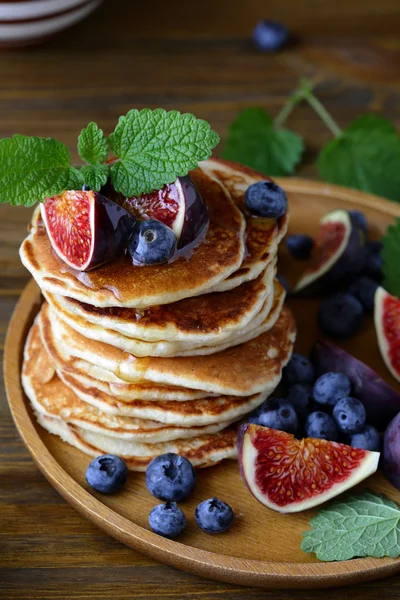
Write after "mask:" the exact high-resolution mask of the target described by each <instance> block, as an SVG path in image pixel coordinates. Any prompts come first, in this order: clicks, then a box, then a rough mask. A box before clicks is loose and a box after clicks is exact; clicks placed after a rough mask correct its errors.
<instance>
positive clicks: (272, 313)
mask: <svg viewBox="0 0 400 600" xmlns="http://www.w3.org/2000/svg"><path fill="white" fill-rule="evenodd" d="M190 175H191V177H192V179H193V181H194V183H195V184H196V186H197V188H198V190H199V192H200V194H201V196H202V198H203V200H204V202H205V203H206V205H207V207H208V211H209V217H210V224H209V228H208V231H207V234H206V237H205V239H204V240H203V241H202V243H201V244H199V245H198V246H196V247H195V248H192V249H191V251H190V253H187V254H186V255H184V256H181V257H180V258H178V259H177V260H175V261H174V262H170V263H164V264H161V265H152V266H135V265H133V264H132V262H131V261H129V260H127V259H128V258H129V257H127V256H124V257H123V258H121V260H114V261H111V262H109V263H107V264H105V265H103V266H100V267H98V268H96V269H94V270H93V271H89V272H87V273H85V272H78V271H73V270H72V269H70V268H69V267H68V266H67V265H65V264H62V261H60V259H58V258H57V256H56V255H55V254H54V252H53V251H52V247H51V243H50V239H49V237H48V235H47V232H46V228H45V227H44V223H43V221H42V218H41V213H40V210H39V209H38V210H37V211H36V212H35V214H34V216H33V220H32V223H31V229H30V233H29V235H28V237H27V238H26V239H25V240H24V242H23V243H22V245H21V249H20V254H21V259H22V262H23V263H24V265H25V266H26V267H27V269H28V270H29V271H30V272H31V273H32V275H33V277H34V278H35V279H36V281H37V283H38V285H39V286H40V288H41V290H42V293H43V295H44V299H45V301H44V303H43V305H42V307H41V310H40V312H39V314H38V316H37V318H36V320H35V323H34V325H33V326H32V329H31V331H30V334H29V336H28V339H27V342H26V347H25V355H24V366H23V374H22V380H23V385H24V389H25V392H26V394H27V396H28V398H29V399H30V401H31V404H32V406H33V408H34V411H35V413H36V415H37V419H38V421H39V423H40V424H41V425H42V426H43V427H44V428H45V429H47V430H48V431H50V432H51V433H53V434H56V435H59V436H60V437H61V438H62V439H64V440H65V441H66V442H67V443H69V444H71V445H73V446H76V447H77V448H79V449H80V450H82V451H83V452H86V453H87V454H89V455H92V456H97V455H99V454H104V453H111V454H117V455H119V456H121V457H123V458H124V460H125V461H126V462H127V464H128V467H129V468H131V469H133V470H144V469H145V468H146V466H147V464H148V462H149V461H150V460H151V459H153V458H154V457H155V456H157V455H159V454H163V453H164V452H176V453H177V454H181V455H184V456H186V457H187V458H189V459H190V460H191V461H192V463H193V464H194V465H196V466H201V467H204V466H209V465H212V464H215V463H217V462H219V461H221V460H222V459H225V458H235V456H236V430H237V426H238V423H239V422H240V421H241V420H243V419H244V418H245V417H246V415H247V414H248V413H249V412H251V411H252V410H254V409H256V408H257V407H258V406H260V405H261V404H262V402H263V401H264V400H265V399H266V398H267V397H268V396H269V395H270V394H271V393H272V391H273V390H274V389H275V387H276V386H277V385H278V384H279V381H280V379H281V374H282V368H283V367H284V366H285V364H286V363H287V362H288V361H289V359H290V356H291V353H292V348H293V343H294V338H295V325H294V321H293V318H292V315H291V313H290V311H289V310H288V308H287V307H286V306H285V305H284V299H285V291H284V289H283V288H282V286H281V285H280V284H279V283H278V281H277V280H276V279H275V275H276V261H277V250H278V244H279V242H280V241H281V239H282V238H283V236H284V234H285V232H286V229H287V224H288V214H284V215H283V216H282V217H280V218H279V219H276V220H275V219H267V218H260V217H254V216H252V215H250V214H248V212H247V211H246V209H245V203H244V195H245V191H246V189H247V188H248V187H249V186H250V185H252V184H254V183H256V182H258V181H260V180H262V179H263V177H262V176H261V175H259V174H257V173H255V172H254V171H252V170H250V169H247V168H245V167H242V166H239V165H236V164H233V163H228V162H225V161H221V160H217V159H210V160H207V161H204V162H202V163H200V165H199V167H198V168H197V169H196V170H195V171H193V172H192V173H191V174H190Z"/></svg>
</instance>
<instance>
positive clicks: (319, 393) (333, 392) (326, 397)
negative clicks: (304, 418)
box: [313, 372, 351, 406]
mask: <svg viewBox="0 0 400 600" xmlns="http://www.w3.org/2000/svg"><path fill="white" fill-rule="evenodd" d="M350 390H351V383H350V380H349V378H348V377H347V376H346V375H345V374H344V373H332V372H330V373H325V375H321V377H319V378H318V379H317V381H316V382H315V384H314V390H313V396H314V399H315V400H316V401H317V402H318V404H323V405H327V406H334V405H335V404H336V402H338V400H340V399H341V398H344V397H345V396H348V395H349V394H350Z"/></svg>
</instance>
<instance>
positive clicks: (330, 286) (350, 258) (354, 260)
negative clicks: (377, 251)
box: [294, 211, 367, 296]
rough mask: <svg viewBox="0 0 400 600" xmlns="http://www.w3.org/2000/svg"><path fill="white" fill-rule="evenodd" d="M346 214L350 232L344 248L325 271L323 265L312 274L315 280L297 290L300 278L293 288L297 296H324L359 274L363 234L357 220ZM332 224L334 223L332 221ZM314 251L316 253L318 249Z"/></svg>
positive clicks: (364, 248) (362, 253) (362, 258)
mask: <svg viewBox="0 0 400 600" xmlns="http://www.w3.org/2000/svg"><path fill="white" fill-rule="evenodd" d="M333 212H336V211H333ZM338 212H339V211H338ZM340 212H341V211H340ZM343 212H347V211H343ZM347 214H348V221H349V226H350V228H351V230H350V236H349V239H348V241H347V245H346V248H345V249H344V250H343V252H342V254H341V255H340V256H339V257H338V258H337V260H336V261H335V263H334V264H333V265H332V266H331V267H330V268H329V269H328V270H327V271H324V265H320V267H319V269H318V270H317V271H315V272H314V273H315V279H313V281H311V282H310V283H308V284H306V285H304V287H303V286H302V287H300V288H298V285H299V284H300V283H301V281H302V279H303V277H301V278H300V280H299V282H298V283H297V284H296V286H295V288H294V293H295V294H296V295H297V296H312V295H317V294H323V295H326V294H328V293H330V292H332V290H334V289H335V288H337V287H338V286H342V285H346V284H348V283H350V282H351V281H353V279H354V277H356V276H357V275H359V274H360V273H361V271H362V269H363V268H364V265H365V261H366V256H367V247H366V238H365V233H364V231H362V229H361V228H360V227H359V225H358V223H357V219H356V218H354V216H353V215H352V214H351V213H348V212H347ZM332 222H334V221H333V219H332ZM342 222H343V221H342ZM316 251H317V252H318V248H317V249H316Z"/></svg>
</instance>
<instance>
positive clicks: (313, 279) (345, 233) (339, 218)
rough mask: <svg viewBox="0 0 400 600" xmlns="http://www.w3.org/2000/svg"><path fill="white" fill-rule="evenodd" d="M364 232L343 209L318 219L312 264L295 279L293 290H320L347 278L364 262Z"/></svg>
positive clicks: (351, 276)
mask: <svg viewBox="0 0 400 600" xmlns="http://www.w3.org/2000/svg"><path fill="white" fill-rule="evenodd" d="M365 253H366V250H365V234H364V232H363V231H362V229H361V228H360V227H359V226H358V224H357V220H356V219H355V218H354V217H353V216H352V215H351V214H350V213H349V212H348V211H346V210H342V209H339V210H334V211H332V212H330V213H328V214H326V215H325V216H324V217H323V218H322V219H321V222H320V231H319V234H318V237H317V239H316V243H315V249H314V252H313V263H312V265H311V266H310V267H308V268H307V269H306V270H305V271H304V273H303V275H302V277H301V278H300V280H299V281H298V282H297V284H296V286H295V288H294V292H295V293H300V292H301V293H308V294H313V293H320V292H323V291H326V290H327V289H330V288H332V287H333V286H337V285H339V284H342V283H346V282H347V281H350V279H351V278H353V277H354V276H356V275H358V274H359V273H360V272H361V270H362V268H363V266H364V263H365V256H366V254H365Z"/></svg>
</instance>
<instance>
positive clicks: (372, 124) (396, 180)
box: [317, 115, 400, 202]
mask: <svg viewBox="0 0 400 600" xmlns="http://www.w3.org/2000/svg"><path fill="white" fill-rule="evenodd" d="M317 164H318V169H319V174H320V176H321V177H322V178H323V179H325V180H326V181H329V182H330V183H337V184H340V185H347V186H349V187H353V188H357V189H360V190H364V191H366V192H372V193H374V194H379V195H380V196H385V197H386V198H389V199H390V200H395V201H398V202H400V169H399V164H400V136H399V135H398V134H397V133H396V131H395V129H394V127H393V126H392V125H391V123H390V121H387V120H386V119H383V118H382V117H378V116H377V115H365V116H363V117H360V118H359V119H356V120H355V121H353V122H352V123H350V125H349V126H348V127H347V128H346V129H345V130H344V131H343V133H342V135H341V136H339V137H338V138H336V139H334V140H332V141H331V142H329V143H328V144H327V145H326V146H325V148H323V150H322V151H321V153H320V155H319V157H318V161H317Z"/></svg>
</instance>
